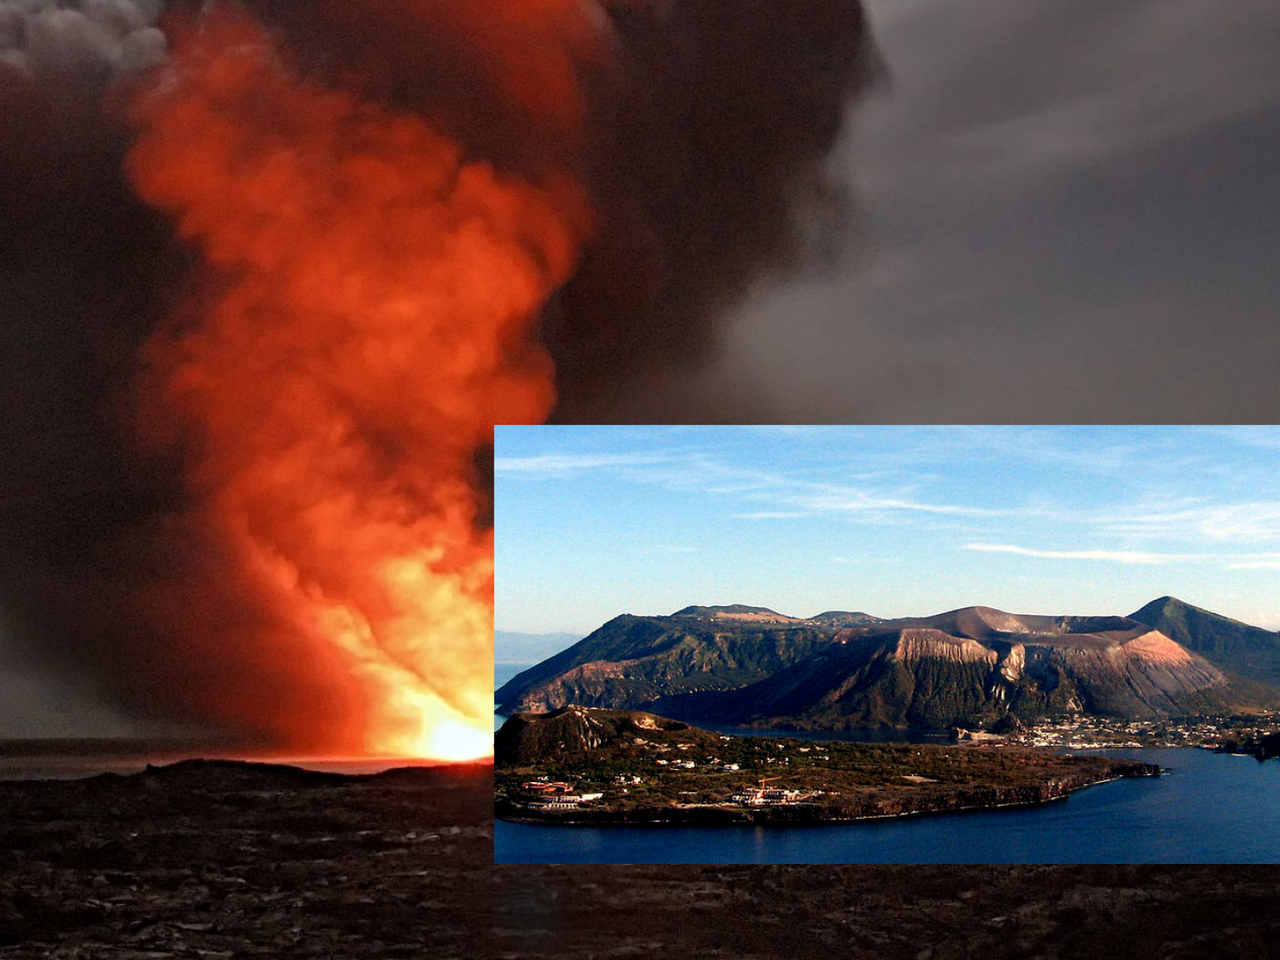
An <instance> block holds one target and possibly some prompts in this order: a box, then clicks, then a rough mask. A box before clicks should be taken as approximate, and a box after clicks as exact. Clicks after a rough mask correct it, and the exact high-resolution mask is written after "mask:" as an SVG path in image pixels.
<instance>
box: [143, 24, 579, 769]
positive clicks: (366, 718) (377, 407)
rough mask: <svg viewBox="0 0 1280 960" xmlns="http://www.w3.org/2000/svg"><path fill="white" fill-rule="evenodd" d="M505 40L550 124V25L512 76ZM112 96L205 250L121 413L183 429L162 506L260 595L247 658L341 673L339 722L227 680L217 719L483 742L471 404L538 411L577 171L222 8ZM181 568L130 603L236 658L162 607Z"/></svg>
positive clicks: (169, 441)
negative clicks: (327, 83)
mask: <svg viewBox="0 0 1280 960" xmlns="http://www.w3.org/2000/svg"><path fill="white" fill-rule="evenodd" d="M404 7H405V11H406V13H407V14H414V15H424V16H426V15H436V14H440V15H442V17H443V20H444V22H445V25H446V26H447V27H449V28H451V29H456V30H458V31H459V32H460V33H461V35H462V36H463V37H464V39H465V40H467V41H468V42H473V41H474V42H478V43H483V42H486V40H487V39H488V40H491V39H493V38H494V37H495V36H496V35H498V34H501V33H502V28H503V27H504V24H505V25H509V24H510V21H509V20H507V21H504V20H503V18H502V17H495V16H494V11H493V8H505V9H507V11H508V13H512V14H515V13H518V14H519V20H520V21H521V22H522V23H524V24H525V26H527V27H529V28H530V32H531V35H532V37H533V39H534V40H536V39H537V37H538V35H539V31H538V30H533V29H532V28H533V27H534V26H541V27H542V28H543V31H542V32H545V30H546V29H551V28H554V29H556V30H561V29H562V28H563V27H564V26H565V24H566V22H571V23H574V24H577V26H578V27H579V28H581V29H583V30H586V31H587V32H585V33H583V34H582V39H581V41H580V42H581V43H588V42H589V40H590V33H589V30H588V28H587V26H584V24H585V23H586V21H585V20H584V19H583V18H585V17H587V16H588V15H587V14H586V13H585V12H584V11H585V9H586V7H585V6H584V5H583V4H581V3H577V2H574V0H569V2H553V0H530V2H526V3H518V2H513V3H509V4H506V5H504V4H491V3H488V2H485V3H474V2H472V0H468V2H467V3H466V4H462V3H459V2H455V0H443V2H442V0H436V2H424V0H404ZM477 8H479V10H480V11H481V13H480V14H478V15H477V17H476V18H475V19H468V18H467V16H466V11H467V10H475V9H477ZM484 11H487V12H484ZM566 17H568V18H570V20H569V21H566V20H565V18H566ZM502 35H503V36H505V34H502ZM514 42H515V41H513V40H511V39H510V38H508V39H505V40H503V41H502V42H501V43H498V44H497V48H498V49H497V52H498V53H499V54H501V56H499V57H498V58H497V59H496V60H495V61H494V63H495V64H496V66H495V68H494V69H495V73H494V78H495V79H494V81H493V82H494V83H495V85H496V86H497V87H499V88H501V89H508V88H510V89H511V91H512V95H513V96H515V91H516V89H517V87H519V88H520V89H524V90H526V91H529V90H535V89H536V90H539V91H540V93H539V94H538V95H537V96H533V97H531V98H529V97H528V96H527V94H526V99H525V100H520V101H518V103H519V104H520V105H521V106H523V107H524V108H525V109H527V111H528V112H529V114H530V115H531V116H533V117H534V118H535V119H537V120H538V121H539V122H543V121H545V123H546V125H547V126H548V127H550V128H552V129H556V128H559V129H563V128H564V127H566V125H572V124H573V123H574V122H576V121H577V119H578V118H579V116H580V106H579V105H577V101H576V100H575V96H576V94H574V91H573V88H572V87H571V83H572V81H573V70H572V66H571V64H570V62H569V61H570V60H572V59H573V58H575V57H577V56H578V55H579V54H578V52H576V47H575V45H574V44H570V45H569V46H568V47H565V48H563V49H562V51H561V54H560V56H559V57H557V56H552V55H549V54H548V55H540V57H539V58H534V59H532V60H531V61H529V63H528V64H527V65H526V66H528V67H529V68H530V69H534V70H536V71H537V73H536V75H534V76H525V77H524V78H523V84H517V82H516V81H517V68H518V66H519V59H518V57H517V54H518V53H519V52H520V49H524V48H523V47H521V48H519V49H507V48H506V46H504V45H509V44H511V43H514ZM540 78H543V79H545V80H546V83H545V85H543V86H539V79H540ZM547 92H551V93H552V94H553V95H552V96H549V97H548V96H545V95H544V94H546V93H547ZM543 114H545V116H543ZM133 117H134V121H135V123H136V125H137V126H138V128H139V139H138V141H137V143H136V146H135V148H134V150H133V151H132V153H131V156H130V158H129V171H130V176H131V178H132V179H133V181H134V183H135V185H136V187H137V189H138V191H139V192H140V194H141V195H142V196H143V197H144V199H146V200H147V201H148V202H149V203H152V204H154V205H157V206H159V207H162V208H163V209H165V210H167V211H168V212H169V213H170V214H171V215H172V216H173V218H174V219H175V221H176V224H177V227H178V230H179V231H180V233H181V235H182V237H183V238H184V239H185V240H187V241H188V242H189V243H191V244H192V245H194V246H195V247H197V248H198V249H199V250H200V251H201V252H202V254H203V256H204V258H205V260H206V261H207V263H208V265H209V271H210V275H211V276H210V278H209V280H208V283H206V284H205V292H204V293H203V294H202V297H201V299H199V300H195V299H193V300H192V302H191V303H190V304H189V308H188V309H187V311H185V314H184V315H183V316H181V317H179V318H175V320H174V321H173V322H172V323H171V324H170V325H169V326H168V327H167V329H166V330H164V331H163V332H162V333H161V334H160V335H158V336H156V337H155V338H153V340H152V342H151V343H150V344H149V346H148V350H147V355H146V360H147V372H146V374H145V376H144V383H143V389H142V391H141V393H142V400H141V403H142V413H141V416H140V418H139V424H140V427H139V429H140V431H141V433H142V435H143V437H144V440H145V441H146V442H147V443H149V444H150V445H151V446H152V447H153V448H155V449H158V450H163V449H166V448H168V447H170V446H172V445H173V444H175V443H178V442H181V445H182V449H184V450H185V451H187V456H188V458H189V460H190V462H191V463H190V468H189V470H188V479H187V493H188V497H189V506H188V507H187V509H186V514H185V516H184V518H183V521H182V523H181V524H180V526H181V528H182V529H183V530H184V531H187V533H188V534H189V535H192V536H194V537H195V539H196V541H197V545H198V543H199V542H202V541H207V542H208V543H211V544H212V543H216V544H218V545H219V550H220V551H221V555H225V556H226V557H227V558H228V559H227V566H228V568H229V569H231V570H232V571H233V574H234V577H235V578H236V580H237V582H239V583H242V584H245V588H244V591H243V592H244V593H245V594H246V595H251V596H253V597H254V598H255V602H257V603H260V604H261V605H262V606H263V607H265V608H269V609H270V610H271V611H272V612H273V616H274V617H275V626H274V627H273V630H271V631H263V630H258V631H256V632H252V637H253V641H252V642H253V643H254V644H257V645H259V648H258V649H255V650H254V651H251V652H249V653H248V654H247V656H248V658H249V659H250V660H251V662H253V663H254V664H259V665H261V667H262V669H266V670H274V669H280V670H284V671H287V672H289V673H291V674H293V675H297V676H305V677H307V679H308V681H309V682H314V684H315V685H316V686H317V687H318V688H322V689H325V690H330V691H338V692H339V693H340V695H341V697H342V698H343V702H342V703H341V704H340V705H339V707H338V709H337V711H336V714H335V716H337V717H340V718H341V722H340V723H339V722H337V721H336V720H335V719H334V716H318V715H314V714H313V715H312V716H311V717H308V716H307V711H306V710H303V711H301V712H300V713H299V712H298V711H296V710H295V711H293V712H292V713H289V714H288V715H287V716H280V717H276V716H273V715H272V714H271V710H270V705H269V704H268V705H266V707H265V708H263V707H262V705H258V706H257V707H255V708H254V709H253V710H249V709H248V708H246V707H245V701H246V699H247V698H243V697H231V698H229V699H230V700H231V701H232V702H228V703H226V704H225V705H223V706H221V708H220V709H221V712H222V713H223V714H224V716H223V717H222V719H223V720H225V721H227V722H228V723H229V724H231V725H236V724H240V725H247V726H249V727H250V728H253V729H257V730H258V731H259V732H263V733H265V734H266V735H267V736H269V737H271V738H273V739H274V741H275V745H277V746H280V747H290V748H295V749H306V750H310V751H313V752H323V753H330V754H338V753H358V754H368V755H395V756H424V757H433V758H441V759H468V758H473V757H481V756H486V755H488V754H489V753H490V752H491V750H492V739H491V729H492V727H491V723H490V720H489V716H490V713H491V710H492V699H491V690H492V688H491V681H492V678H493V646H492V645H493V632H492V622H493V542H492V530H491V529H490V528H489V525H488V520H487V518H486V516H485V515H486V512H487V500H486V494H485V493H484V486H485V482H486V478H485V477H483V475H482V471H480V470H479V469H478V468H477V466H476V458H477V451H480V450H483V449H484V448H485V447H486V445H487V444H489V443H490V442H491V438H492V428H493V425H494V424H495V423H521V422H539V421H541V420H543V419H544V418H545V417H546V415H547V414H548V412H549V411H550V410H551V407H552V405H553V403H554V399H555V398H554V389H553V369H552V364H551V362H550V360H549V358H548V357H547V355H546V354H545V352H544V351H543V349H542V348H541V347H540V346H538V345H537V343H536V341H535V339H534V337H533V328H534V326H535V325H536V323H537V317H538V314H539V311H540V309H541V308H542V307H543V305H544V304H545V303H546V301H547V299H548V297H549V296H550V295H551V294H552V293H553V292H554V291H555V289H556V288H557V287H558V286H559V285H560V284H561V283H562V282H563V281H564V280H565V279H567V278H568V276H569V275H570V273H571V272H572V270H573V268H574V264H575V260H576V257H577V252H578V248H579V244H580V242H581V240H582V238H583V236H584V234H585V232H586V230H587V228H588V224H589V219H590V218H589V214H588V211H587V204H586V200H585V197H584V195H583V192H582V190H581V189H580V188H579V186H578V185H577V184H576V182H575V181H574V179H573V178H572V177H571V176H569V175H568V174H567V173H564V172H555V171H552V172H544V173H542V174H541V175H540V176H539V178H538V179H537V181H536V182H535V181H533V180H530V179H526V178H520V177H516V176H513V175H510V174H504V173H502V172H499V171H498V170H496V169H494V168H493V167H492V166H490V165H488V164H486V163H485V162H483V161H480V160H476V159H474V158H471V157H469V156H468V155H467V152H466V150H465V148H464V145H463V144H461V143H459V142H456V141H455V140H454V139H452V138H451V137H450V136H448V135H446V134H445V133H444V132H443V131H442V130H440V129H436V128H433V126H432V125H431V124H430V123H429V122H428V121H427V120H425V119H424V118H423V117H421V116H418V115H416V114H411V113H405V112H396V111H394V110H392V109H390V108H387V107H385V106H381V105H379V104H377V103H374V102H369V101H365V100H362V99H360V97H359V96H358V95H356V94H353V93H350V92H347V91H344V90H341V89H330V88H325V87H322V86H319V85H316V84H313V83H311V82H308V80H306V79H304V78H303V77H301V76H300V75H299V74H298V73H297V72H296V71H295V70H294V68H292V67H291V66H290V64H289V63H288V61H287V59H286V57H285V55H284V54H283V53H282V52H281V51H280V50H279V49H277V47H276V46H275V45H274V44H273V41H272V39H271V37H270V36H269V35H268V33H267V32H266V31H265V30H264V29H263V28H262V27H260V26H259V25H258V24H257V23H256V22H255V21H254V20H252V19H251V18H250V17H249V16H248V15H247V14H246V13H245V12H244V11H243V10H242V9H240V8H238V7H234V6H228V5H221V6H216V7H214V8H213V10H212V12H211V13H208V14H206V15H205V16H204V17H203V18H202V20H201V22H200V23H199V24H198V25H196V26H194V27H192V28H190V29H188V30H187V31H186V32H185V33H180V35H179V36H178V37H177V39H176V42H175V49H174V53H173V57H172V59H171V61H170V63H169V64H168V65H167V66H166V67H165V68H164V69H163V70H162V71H161V72H160V73H159V74H158V75H157V77H156V80H155V82H154V83H152V84H151V85H150V86H149V88H148V89H147V90H146V91H145V92H144V93H143V94H142V95H140V96H139V98H138V99H137V102H136V103H135V104H134V108H133ZM210 291H213V292H210ZM190 581H191V582H180V583H179V584H178V586H177V587H176V589H171V590H169V591H168V592H167V593H166V595H165V596H164V597H163V598H162V599H158V600H155V605H156V607H157V609H159V608H163V610H164V613H163V614H160V615H158V616H162V617H163V619H164V620H165V623H166V624H167V626H168V627H169V628H170V629H171V630H172V631H175V632H177V633H179V634H180V636H179V637H178V638H177V639H179V640H181V642H182V643H183V644H185V645H186V646H187V647H188V648H190V649H191V650H193V651H202V652H203V655H207V656H213V657H219V656H221V657H225V658H228V659H231V658H233V657H236V656H241V654H239V653H236V652H235V651H224V650H220V649H215V648H217V647H218V646H219V645H220V644H236V643H240V642H247V641H242V640H239V639H237V638H236V636H235V632H234V631H232V630H228V629H226V628H225V627H219V628H218V630H219V631H220V632H218V634H217V639H216V640H211V639H210V630H211V629H214V628H213V627H211V625H210V624H209V623H208V618H207V617H195V616H190V617H186V618H183V617H182V616H179V615H177V613H176V611H177V610H180V608H181V607H182V603H183V598H184V596H192V597H195V596H197V595H198V594H199V592H200V590H201V584H200V583H199V582H197V581H196V579H195V578H194V577H193V578H190ZM215 616H216V612H215ZM261 645H274V646H273V649H271V650H264V649H261ZM193 669H194V670H200V669H201V666H200V665H199V664H196V665H194V666H193ZM282 712H283V711H282ZM317 712H318V708H317ZM263 728H266V729H265V730H264V729H263Z"/></svg>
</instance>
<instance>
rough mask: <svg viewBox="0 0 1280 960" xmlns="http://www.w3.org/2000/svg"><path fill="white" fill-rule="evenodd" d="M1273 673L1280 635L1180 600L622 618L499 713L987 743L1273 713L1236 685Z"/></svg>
mask: <svg viewBox="0 0 1280 960" xmlns="http://www.w3.org/2000/svg"><path fill="white" fill-rule="evenodd" d="M1144 618H1145V619H1144ZM1148 621H1150V622H1148ZM1157 624H1159V625H1164V626H1167V627H1168V630H1169V632H1165V631H1163V630H1161V629H1160V627H1159V626H1158V625H1157ZM1171 634H1174V635H1176V636H1174V635H1171ZM1178 637H1183V638H1184V639H1185V640H1187V641H1188V642H1185V643H1184V642H1182V640H1180V639H1178ZM1246 657H1252V658H1253V659H1252V660H1247V659H1246ZM1272 658H1273V659H1274V662H1275V666H1276V670H1277V671H1280V635H1276V634H1269V633H1268V632H1267V631H1262V630H1259V629H1258V628H1251V627H1247V625H1243V624H1237V623H1236V621H1231V620H1228V619H1227V618H1218V617H1216V616H1215V615H1213V614H1208V613H1207V612H1204V611H1198V610H1197V608H1194V607H1189V606H1188V605H1185V604H1179V602H1178V601H1173V600H1171V598H1165V599H1164V600H1163V601H1156V602H1154V603H1153V604H1148V605H1147V606H1146V607H1144V608H1142V610H1140V611H1138V613H1137V614H1135V615H1134V616H1132V617H1121V616H1046V615H1039V614H1010V613H1006V612H1004V611H1001V610H997V609H994V608H991V607H984V606H973V607H963V608H960V609H957V610H950V611H947V612H945V613H941V614H936V615H933V616H929V617H908V618H896V619H883V618H878V617H874V616H871V615H870V614H865V613H843V612H827V613H824V614H820V615H818V616H815V617H809V618H800V617H791V616H788V615H786V614H782V613H778V612H777V611H774V610H770V609H768V608H765V607H750V606H746V605H732V606H724V607H705V606H690V607H685V608H683V609H682V610H680V611H678V612H677V613H675V614H672V615H670V616H657V617H652V616H651V617H644V616H634V615H630V614H627V615H624V616H620V617H616V618H614V619H613V620H610V621H609V622H608V623H606V624H604V625H603V626H601V627H600V628H599V629H598V630H596V631H595V632H593V633H592V634H591V635H589V636H587V637H586V638H584V639H583V640H581V641H579V642H578V643H576V644H574V645H573V646H571V647H569V648H568V649H567V650H563V651H561V652H560V653H558V654H556V656H554V657H552V658H550V659H548V660H546V661H543V662H542V663H540V664H538V665H537V666H535V667H533V668H531V669H529V670H527V671H525V672H524V673H522V674H520V675H519V676H517V677H515V678H514V679H512V680H511V681H510V682H509V683H507V684H505V685H504V686H503V687H502V688H501V689H500V690H498V691H497V693H496V695H495V701H496V702H497V703H498V704H499V709H500V711H501V712H506V713H516V712H546V711H551V710H556V709H558V708H560V707H563V706H565V705H567V704H579V705H584V706H594V707H608V708H617V709H625V710H645V711H650V712H653V713H658V714H662V715H664V716H672V717H678V718H681V719H683V720H689V721H715V722H722V723H733V724H753V725H757V726H767V727H777V728H799V729H852V728H860V727H875V726H881V727H898V728H903V727H913V728H934V729H937V728H947V727H951V726H963V727H968V728H977V727H982V728H990V727H992V726H994V725H996V724H1000V723H1004V722H1014V721H1016V722H1019V723H1034V722H1036V721H1037V720H1039V719H1041V718H1043V717H1048V716H1063V715H1066V716H1070V715H1084V716H1100V717H1115V718H1134V719H1147V718H1153V717H1168V716H1199V715H1217V714H1223V713H1238V712H1249V711H1251V710H1254V709H1258V708H1263V707H1271V706H1274V705H1276V704H1277V703H1280V691H1278V690H1276V689H1274V688H1271V687H1268V686H1266V685H1265V684H1260V683H1258V682H1257V681H1256V680H1254V679H1244V678H1241V677H1240V676H1238V675H1237V674H1236V673H1234V672H1233V671H1234V670H1240V669H1243V667H1244V665H1246V664H1247V663H1252V664H1262V665H1263V666H1265V665H1266V664H1268V663H1271V662H1272ZM1250 673H1251V674H1252V675H1253V676H1254V677H1257V676H1262V675H1264V673H1263V671H1260V670H1258V669H1256V668H1254V669H1251V670H1250ZM1278 676H1280V673H1278Z"/></svg>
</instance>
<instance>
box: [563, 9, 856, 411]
mask: <svg viewBox="0 0 1280 960" xmlns="http://www.w3.org/2000/svg"><path fill="white" fill-rule="evenodd" d="M611 9H612V10H613V13H614V15H615V17H616V22H617V28H618V35H619V38H620V45H621V47H622V65H621V67H620V71H621V74H622V82H621V88H620V89H621V95H620V96H617V97H615V98H614V99H612V100H610V99H608V98H606V100H605V102H604V104H603V106H602V108H601V111H600V112H601V122H600V123H599V124H597V125H596V126H595V127H593V134H594V137H595V139H594V142H593V147H594V148H595V153H594V154H593V157H592V160H593V162H594V164H595V169H594V176H595V183H596V191H595V193H596V197H597V202H598V203H599V204H600V205H601V208H602V210H603V211H604V220H603V224H602V227H601V230H600V232H599V235H598V236H597V237H596V240H595V242H594V243H593V244H592V245H591V246H590V247H589V248H588V250H587V254H586V258H585V261H584V263H583V266H582V269H581V270H580V271H579V273H578V275H577V277H576V278H575V279H574V280H573V281H572V282H571V283H570V284H569V286H568V287H567V289H566V290H565V291H564V294H563V297H562V300H561V303H560V304H559V305H558V306H559V309H558V310H557V311H555V312H554V313H553V314H552V317H551V319H550V321H549V323H548V328H549V329H548V337H549V339H550V342H551V344H552V347H553V350H554V352H555V354H556V357H557V361H558V369H559V370H560V373H561V380H560V385H561V405H560V408H559V410H558V414H557V417H558V419H559V420H561V421H564V422H618V421H624V420H627V421H637V422H653V421H667V420H683V421H692V422H703V421H707V422H711V421H716V420H721V419H726V418H732V419H740V420H742V419H745V420H756V419H763V418H764V417H762V416H761V414H766V415H767V411H766V410H764V409H762V408H761V405H760V401H759V399H758V398H751V397H748V396H739V397H737V398H730V397H725V396H719V397H710V396H709V395H708V394H706V393H704V394H702V395H701V396H700V397H696V396H695V397H688V398H682V397H678V396H672V395H670V394H665V395H664V394H663V392H662V391H661V390H655V389H653V388H654V387H655V386H656V385H657V384H658V383H660V382H661V380H662V379H663V378H664V377H665V376H668V375H670V374H673V373H677V372H679V373H687V372H689V371H696V370H697V369H699V368H700V367H704V366H705V365H706V364H707V361H708V360H709V359H710V358H711V357H712V355H713V354H714V352H715V349H716V346H717V344H718V340H719V335H720V323H721V320H722V318H723V316H724V313H725V311H726V309H727V308H728V307H730V306H732V305H733V304H734V303H735V301H736V300H737V299H738V298H739V297H740V296H741V295H742V293H743V292H744V291H745V289H746V288H747V286H748V285H749V284H750V282H751V281H752V280H754V279H756V278H757V277H759V276H760V275H761V274H762V273H763V272H766V271H771V270H775V269H779V268H783V267H787V266H794V265H795V264H796V263H797V262H798V261H800V260H801V259H803V258H804V257H806V256H812V255H814V254H815V253H817V252H819V251H817V250H815V249H814V244H813V243H812V239H813V238H812V234H813V233H814V230H813V227H814V224H815V223H820V222H821V221H822V220H823V219H827V220H832V219H837V221H838V218H839V217H840V216H841V214H844V213H846V212H847V207H846V204H845V200H846V198H845V197H844V196H843V194H842V192H841V187H840V184H838V183H833V182H831V181H830V180H829V178H828V176H827V174H826V172H825V170H824V167H823V163H822V162H823V159H824V158H825V157H826V155H827V154H828V152H829V151H830V150H831V148H832V147H833V146H834V144H835V143H836V141H837V139H838V138H839V136H840V134H841V131H842V127H843V121H844V119H845V117H846V115H847V111H848V107H849V105H850V102H851V100H852V98H853V97H855V96H856V95H857V94H859V93H861V92H862V91H863V90H864V89H865V88H866V86H867V85H868V84H869V83H870V81H871V80H873V79H874V75H875V65H876V60H875V57H874V52H873V49H872V44H871V41H870V38H869V35H868V30H867V25H866V22H865V20H864V16H863V12H862V8H861V6H860V5H859V4H857V3H853V2H848V0H819V2H810V3H805V4H796V3H794V2H788V0H687V2H680V3H673V4H666V5H664V7H663V11H664V12H657V11H656V9H655V8H654V7H650V6H645V7H639V8H636V7H631V6H625V5H624V6H621V7H615V8H611Z"/></svg>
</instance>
